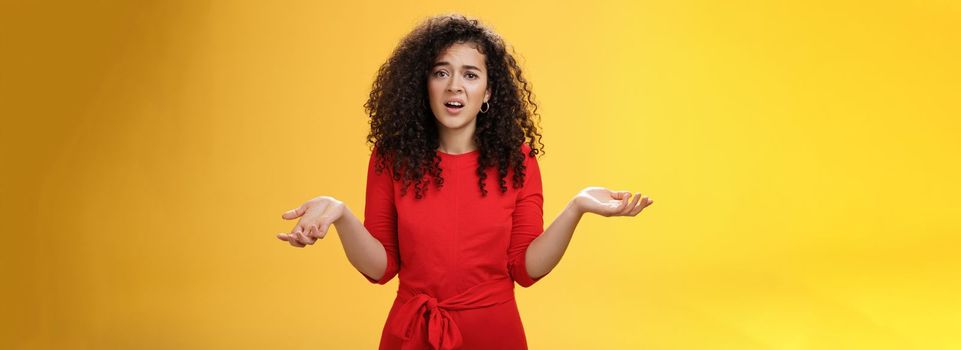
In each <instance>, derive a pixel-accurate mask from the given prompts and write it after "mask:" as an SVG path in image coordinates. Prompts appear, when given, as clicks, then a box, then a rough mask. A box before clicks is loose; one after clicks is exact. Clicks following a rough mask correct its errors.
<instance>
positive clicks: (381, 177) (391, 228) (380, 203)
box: [361, 148, 400, 284]
mask: <svg viewBox="0 0 961 350" xmlns="http://www.w3.org/2000/svg"><path fill="white" fill-rule="evenodd" d="M378 158H379V157H378V156H377V150H376V148H375V149H374V152H373V153H372V154H371V155H370V161H369V163H368V164H367V195H366V197H367V202H366V204H365V206H364V227H365V228H367V231H368V232H370V234H371V235H372V236H374V238H376V239H377V240H378V241H380V243H381V244H383V246H384V250H385V251H386V252H387V269H386V270H385V271H384V276H382V277H381V278H380V279H379V280H375V279H373V278H370V276H367V275H366V274H364V273H363V272H361V275H363V276H364V278H367V280H368V281H370V282H371V283H376V284H385V283H387V281H390V279H391V278H393V277H394V276H395V275H397V271H398V270H399V267H400V256H399V252H398V250H397V208H396V207H395V206H394V184H393V181H392V179H391V178H392V175H391V174H392V173H391V170H390V169H391V168H390V165H389V164H388V165H387V167H385V168H384V169H383V170H382V171H381V172H380V174H378V173H377V171H376V170H375V166H376V164H377V159H378Z"/></svg>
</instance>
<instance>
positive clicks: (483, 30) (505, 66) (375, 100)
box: [364, 14, 545, 199]
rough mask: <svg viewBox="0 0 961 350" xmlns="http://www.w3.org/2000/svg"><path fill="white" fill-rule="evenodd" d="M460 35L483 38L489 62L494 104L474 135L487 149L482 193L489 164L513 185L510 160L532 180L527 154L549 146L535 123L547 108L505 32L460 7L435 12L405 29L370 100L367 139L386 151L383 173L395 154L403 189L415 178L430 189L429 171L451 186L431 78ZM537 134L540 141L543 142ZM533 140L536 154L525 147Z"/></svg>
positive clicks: (518, 182)
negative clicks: (436, 62)
mask: <svg viewBox="0 0 961 350" xmlns="http://www.w3.org/2000/svg"><path fill="white" fill-rule="evenodd" d="M455 43H473V44H475V45H476V47H477V49H478V51H479V52H480V53H481V54H483V55H484V60H485V64H486V65H487V71H488V87H489V88H490V89H491V96H490V100H489V104H490V108H489V110H488V111H487V112H486V113H484V114H483V116H482V117H480V116H479V117H478V118H477V119H476V120H475V122H476V127H475V131H474V137H473V139H474V142H475V143H476V144H477V145H478V148H479V153H480V154H479V158H478V163H479V164H478V167H477V175H478V176H479V179H478V181H477V183H478V186H479V187H480V191H481V193H482V195H483V196H487V190H486V189H485V188H484V184H485V180H486V178H487V172H486V171H485V169H487V168H489V167H493V166H496V167H497V169H498V174H499V179H498V180H499V185H500V190H501V192H506V191H507V184H506V181H505V179H504V178H505V177H506V176H507V174H508V168H513V169H514V176H513V186H514V188H519V187H521V186H523V184H524V176H525V174H524V170H525V168H526V167H525V166H524V159H525V157H528V156H529V157H535V156H536V155H537V154H538V153H542V154H543V153H545V152H544V150H543V148H544V145H543V143H541V142H540V139H541V134H540V132H539V131H538V126H537V125H535V123H534V118H535V117H537V119H538V121H539V119H540V116H539V115H538V114H537V104H536V103H535V102H534V98H533V93H532V92H531V88H530V83H528V81H527V80H526V79H524V76H523V75H522V74H521V68H520V66H519V65H518V63H517V61H516V60H515V59H514V56H513V55H512V54H511V53H510V52H508V51H507V47H506V45H505V43H504V40H503V39H501V37H500V36H499V35H497V34H496V33H494V31H492V30H491V29H489V28H487V27H486V26H484V25H483V24H480V23H479V22H478V21H477V20H476V19H472V18H468V17H465V16H463V15H457V14H451V15H442V16H434V17H430V18H428V19H427V20H425V21H424V22H423V23H421V24H420V25H419V26H417V27H416V28H414V30H413V31H411V32H410V34H408V35H407V36H406V37H404V38H403V39H402V40H401V41H400V43H399V45H398V46H397V48H395V49H394V52H393V53H392V54H391V56H390V58H388V59H387V61H386V62H384V64H383V65H381V66H380V69H379V71H378V72H377V78H376V79H375V80H374V83H373V87H372V89H371V92H370V98H369V99H368V100H367V103H365V104H364V109H365V111H366V113H367V114H368V115H369V116H370V133H369V134H368V135H367V142H368V143H369V144H372V145H373V147H374V150H375V151H376V152H377V156H378V157H379V158H380V159H379V160H380V161H379V162H378V163H377V165H376V168H375V170H376V171H377V172H378V173H380V172H381V171H383V169H385V167H386V165H387V164H386V163H387V162H388V161H390V163H391V166H390V168H391V169H393V170H392V174H391V175H392V178H393V179H394V180H400V179H403V186H402V191H401V195H402V196H403V195H404V194H405V193H406V192H407V187H409V186H411V185H412V184H413V185H414V189H415V196H416V198H417V199H420V198H421V197H423V194H424V191H425V190H426V187H427V186H428V185H429V184H430V181H428V180H427V179H426V176H425V174H429V175H431V177H433V178H434V183H435V184H436V185H437V187H443V184H444V179H443V177H442V176H441V169H440V161H441V158H440V156H439V155H438V154H437V152H436V151H437V148H438V146H439V140H438V137H439V133H438V130H437V124H436V120H435V117H434V114H433V112H432V111H431V109H430V106H429V105H428V101H429V97H428V95H427V78H428V76H429V74H430V69H431V67H432V65H433V63H434V59H435V58H436V57H437V56H438V54H440V52H441V51H443V50H444V49H446V48H447V47H449V46H451V45H453V44H455ZM511 51H514V50H513V48H511ZM535 138H536V142H537V143H540V144H541V145H540V148H538V147H536V146H535ZM525 141H526V142H527V143H528V145H529V146H530V152H529V154H522V153H521V152H518V150H519V149H521V146H522V145H523V144H524V143H525Z"/></svg>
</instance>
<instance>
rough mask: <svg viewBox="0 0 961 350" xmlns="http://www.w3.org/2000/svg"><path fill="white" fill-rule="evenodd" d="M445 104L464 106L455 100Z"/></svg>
mask: <svg viewBox="0 0 961 350" xmlns="http://www.w3.org/2000/svg"><path fill="white" fill-rule="evenodd" d="M447 104H448V105H450V106H457V107H463V106H464V105H463V104H461V103H460V102H457V101H451V102H447Z"/></svg>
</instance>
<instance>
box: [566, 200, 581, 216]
mask: <svg viewBox="0 0 961 350" xmlns="http://www.w3.org/2000/svg"><path fill="white" fill-rule="evenodd" d="M564 212H567V213H570V214H571V215H574V216H577V217H581V216H582V215H584V210H583V209H581V207H580V206H579V205H577V198H574V199H571V200H570V201H569V202H567V206H565V207H564Z"/></svg>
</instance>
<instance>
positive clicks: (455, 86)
mask: <svg viewBox="0 0 961 350" xmlns="http://www.w3.org/2000/svg"><path fill="white" fill-rule="evenodd" d="M447 91H450V92H453V93H458V92H461V91H464V88H463V86H461V79H460V77H458V76H456V75H455V76H454V77H452V78H451V79H450V80H449V81H448V84H447Z"/></svg>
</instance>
